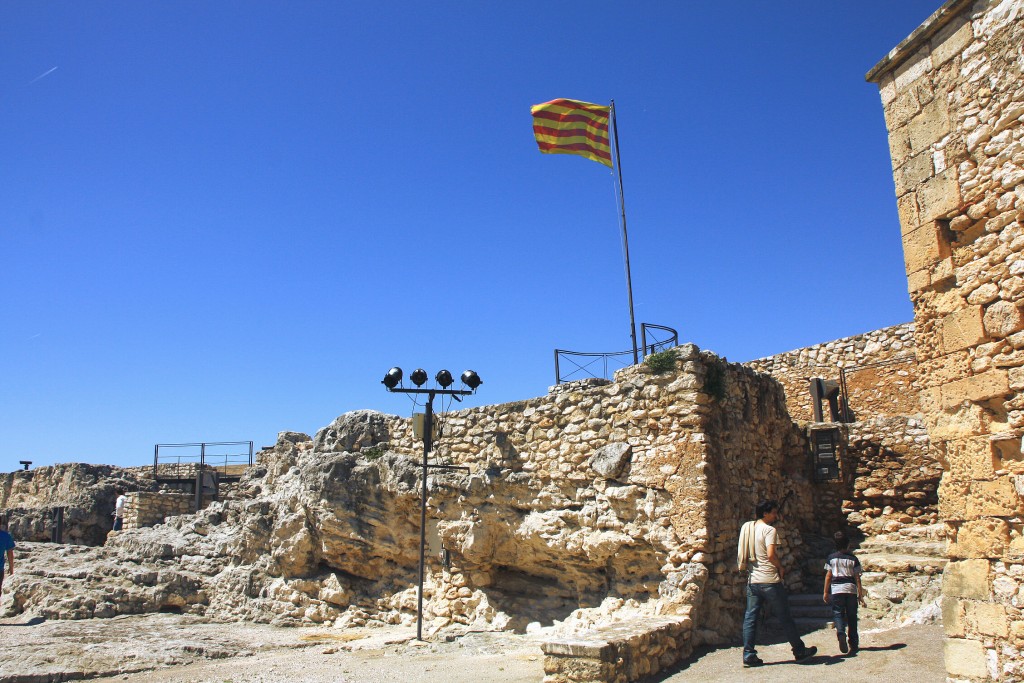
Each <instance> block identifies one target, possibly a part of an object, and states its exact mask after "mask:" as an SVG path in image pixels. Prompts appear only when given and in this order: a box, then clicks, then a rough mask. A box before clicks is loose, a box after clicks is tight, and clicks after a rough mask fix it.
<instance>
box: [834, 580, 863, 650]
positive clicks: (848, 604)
mask: <svg viewBox="0 0 1024 683" xmlns="http://www.w3.org/2000/svg"><path fill="white" fill-rule="evenodd" d="M831 600H832V621H834V622H835V625H836V633H837V634H839V633H842V634H843V635H846V628H847V625H849V628H850V647H852V648H853V649H855V650H856V649H857V648H858V647H859V645H860V637H859V635H858V633H857V596H856V595H854V594H853V593H833V594H832V598H831Z"/></svg>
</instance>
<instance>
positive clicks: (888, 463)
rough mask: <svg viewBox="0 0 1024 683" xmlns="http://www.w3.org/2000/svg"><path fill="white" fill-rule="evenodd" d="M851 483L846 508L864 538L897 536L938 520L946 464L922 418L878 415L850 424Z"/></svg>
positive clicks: (848, 478)
mask: <svg viewBox="0 0 1024 683" xmlns="http://www.w3.org/2000/svg"><path fill="white" fill-rule="evenodd" d="M845 427H846V429H847V430H848V431H847V442H848V444H849V446H848V448H847V450H846V454H845V458H844V465H845V466H846V467H847V471H846V472H844V480H845V482H846V483H847V484H848V486H847V487H846V489H845V496H844V499H843V504H842V505H843V512H844V513H846V519H847V521H848V522H849V523H850V525H851V526H855V527H856V528H858V529H859V530H860V532H861V533H862V534H863V535H864V536H875V535H878V534H882V533H885V534H898V533H899V532H900V531H901V530H902V529H903V528H904V527H906V526H908V525H929V524H934V523H936V522H937V521H938V502H939V501H938V488H939V478H940V477H941V475H942V466H941V465H940V464H939V461H938V460H936V459H935V457H934V456H933V455H932V454H931V452H930V449H929V439H928V430H927V428H926V427H925V425H924V421H923V419H922V418H920V417H909V418H908V417H876V418H873V419H871V420H866V421H863V422H857V423H853V424H850V425H845Z"/></svg>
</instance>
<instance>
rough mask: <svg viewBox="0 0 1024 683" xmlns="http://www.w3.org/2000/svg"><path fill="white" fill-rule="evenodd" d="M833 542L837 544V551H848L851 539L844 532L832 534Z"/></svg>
mask: <svg viewBox="0 0 1024 683" xmlns="http://www.w3.org/2000/svg"><path fill="white" fill-rule="evenodd" d="M832 541H833V542H834V543H835V544H836V550H846V549H848V548H849V547H850V539H849V537H848V536H847V535H846V533H845V532H843V531H837V532H835V533H834V534H832Z"/></svg>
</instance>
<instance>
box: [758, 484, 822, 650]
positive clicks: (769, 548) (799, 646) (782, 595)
mask: <svg viewBox="0 0 1024 683" xmlns="http://www.w3.org/2000/svg"><path fill="white" fill-rule="evenodd" d="M755 512H756V514H757V520H756V521H754V522H753V523H749V522H748V523H747V524H744V528H743V529H741V531H740V548H739V555H740V557H741V564H743V558H744V556H745V555H749V557H747V558H746V559H747V560H748V561H749V562H750V567H751V568H750V577H749V578H748V580H747V612H746V614H745V615H744V617H743V666H744V667H752V666H761V665H762V664H764V662H763V661H761V659H760V658H759V657H758V656H757V649H756V643H757V620H758V618H759V617H760V616H761V607H762V606H763V604H764V603H765V601H767V602H768V604H770V605H771V609H772V614H774V615H775V616H776V617H778V619H779V622H780V623H781V624H782V628H783V630H784V631H785V633H786V639H787V640H788V641H789V645H790V647H791V648H793V658H794V659H795V660H796V661H797V662H798V663H799V662H804V661H807V660H808V659H810V658H811V657H813V656H814V654H815V653H816V652H817V651H818V648H816V647H813V646H812V647H807V646H806V645H804V641H802V640H801V639H800V635H799V633H798V632H797V628H796V623H795V622H794V621H793V617H791V616H790V614H789V591H787V590H786V584H785V583H783V581H782V579H783V578H784V576H785V570H784V569H783V568H782V562H781V561H780V560H779V553H778V550H777V546H778V532H777V531H776V530H775V526H774V524H775V523H776V522H777V521H778V519H779V504H778V502H776V501H774V500H762V501H760V502H759V503H758V504H757V508H756V510H755Z"/></svg>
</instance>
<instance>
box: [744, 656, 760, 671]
mask: <svg viewBox="0 0 1024 683" xmlns="http://www.w3.org/2000/svg"><path fill="white" fill-rule="evenodd" d="M762 664H764V662H762V661H761V659H760V658H759V657H758V656H757V655H754V656H753V657H745V658H744V659H743V668H744V669H749V668H750V667H752V666H761V665H762Z"/></svg>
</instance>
